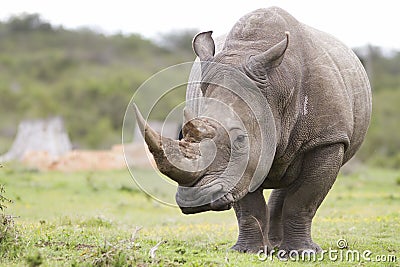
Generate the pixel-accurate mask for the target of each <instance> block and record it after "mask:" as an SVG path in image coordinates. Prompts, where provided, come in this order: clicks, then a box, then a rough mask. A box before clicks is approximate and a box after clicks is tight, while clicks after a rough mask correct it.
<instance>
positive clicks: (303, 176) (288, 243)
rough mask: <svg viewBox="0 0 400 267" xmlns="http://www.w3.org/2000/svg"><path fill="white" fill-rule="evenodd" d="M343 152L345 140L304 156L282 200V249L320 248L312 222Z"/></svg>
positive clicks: (340, 162) (333, 177) (337, 168)
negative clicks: (313, 236) (313, 231)
mask: <svg viewBox="0 0 400 267" xmlns="http://www.w3.org/2000/svg"><path fill="white" fill-rule="evenodd" d="M343 153H344V146H343V144H333V145H329V146H325V147H321V148H317V149H315V150H313V151H311V152H310V153H308V154H307V155H306V156H305V158H304V161H303V165H302V170H301V173H300V176H299V178H298V179H297V180H296V181H295V182H294V183H293V184H292V185H291V186H290V187H289V188H288V191H287V194H286V197H285V200H284V203H283V209H282V223H283V239H282V242H281V245H280V249H283V250H285V251H292V250H296V251H298V252H302V251H304V250H311V251H315V252H320V251H321V248H320V247H319V246H318V245H317V244H315V243H314V242H313V241H312V239H311V223H312V219H313V217H314V215H315V213H316V211H317V209H318V207H319V206H320V204H321V203H322V201H323V200H324V198H325V196H326V195H327V193H328V191H329V190H330V188H331V187H332V185H333V183H334V182H335V180H336V177H337V174H338V172H339V169H340V167H341V165H342V160H343Z"/></svg>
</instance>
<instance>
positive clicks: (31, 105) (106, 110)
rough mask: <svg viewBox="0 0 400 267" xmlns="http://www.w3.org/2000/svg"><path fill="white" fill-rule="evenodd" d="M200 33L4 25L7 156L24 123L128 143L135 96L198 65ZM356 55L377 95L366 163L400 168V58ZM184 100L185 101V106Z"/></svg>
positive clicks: (372, 50)
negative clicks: (155, 79)
mask: <svg viewBox="0 0 400 267" xmlns="http://www.w3.org/2000/svg"><path fill="white" fill-rule="evenodd" d="M195 33H196V30H193V29H188V30H186V31H181V32H171V33H165V34H160V37H159V38H158V39H157V40H149V39H146V38H143V37H142V36H140V35H137V34H131V35H111V36H109V35H103V34H101V33H98V32H95V31H92V30H90V29H79V30H67V29H64V28H62V27H55V26H53V25H50V24H49V23H47V22H46V21H45V20H44V19H42V18H41V17H40V16H39V15H37V14H21V15H18V16H14V17H11V18H10V19H8V20H7V21H3V22H0V121H1V123H0V154H2V153H4V152H6V151H7V150H8V148H9V147H10V145H11V144H12V141H13V139H14V137H15V134H16V130H17V126H18V123H19V122H20V121H21V120H24V119H34V118H47V117H52V116H57V115H59V116H62V117H63V118H64V121H65V123H66V127H67V130H68V133H69V135H70V138H71V140H72V141H73V144H74V146H75V147H76V148H90V149H102V148H109V147H110V146H111V145H113V144H116V143H120V142H121V127H122V121H123V116H124V112H125V109H126V106H127V104H128V103H129V100H130V98H131V97H132V95H133V92H134V91H135V90H136V89H137V88H138V87H139V86H140V85H141V84H142V83H143V82H144V81H145V80H146V79H147V78H149V77H150V76H151V75H153V74H154V73H156V72H158V71H160V70H162V69H163V68H166V67H169V66H171V65H174V64H177V63H182V62H187V61H191V60H193V59H194V54H193V52H192V48H191V40H192V38H193V36H194V34H195ZM355 51H356V53H357V54H358V55H359V57H360V58H361V59H362V61H363V63H364V65H365V66H366V68H367V71H368V74H369V76H370V79H371V83H372V88H373V117H372V124H371V126H370V130H369V133H368V136H367V139H366V142H365V143H364V145H363V147H362V149H361V151H360V153H358V159H359V160H361V161H363V162H366V163H368V164H373V165H376V166H381V167H392V168H400V137H399V132H400V124H399V123H398V117H399V115H398V114H400V105H399V103H400V52H399V51H387V50H385V49H382V48H379V47H374V46H365V47H362V48H357V49H355ZM177 75H183V74H179V73H177ZM183 99H184V94H182V95H180V99H178V100H179V101H181V100H183ZM176 102H177V99H171V100H168V99H167V100H166V103H163V104H164V105H166V106H168V107H172V106H173V105H175V104H176ZM164 115H165V114H156V115H155V117H156V118H159V119H162V118H163V116H164Z"/></svg>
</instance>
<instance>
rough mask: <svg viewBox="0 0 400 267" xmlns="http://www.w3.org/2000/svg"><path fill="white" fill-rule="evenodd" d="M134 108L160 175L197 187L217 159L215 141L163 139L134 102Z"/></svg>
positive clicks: (183, 184) (184, 184) (181, 183)
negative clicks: (198, 141)
mask: <svg viewBox="0 0 400 267" xmlns="http://www.w3.org/2000/svg"><path fill="white" fill-rule="evenodd" d="M133 107H134V110H135V114H136V120H137V123H138V125H139V128H140V132H141V133H142V136H143V137H144V140H145V142H146V144H147V146H148V148H149V150H150V152H151V153H152V154H153V157H154V160H155V162H156V164H157V168H158V169H159V170H160V172H162V173H163V174H165V175H167V176H168V177H169V178H171V179H172V180H174V181H175V182H177V183H178V184H179V185H181V186H190V185H192V184H194V182H196V181H197V179H198V178H200V177H201V176H202V174H203V173H204V171H205V169H206V168H207V167H208V166H209V165H210V164H211V162H212V161H213V160H214V158H215V154H216V147H215V145H214V142H212V141H211V140H209V139H206V140H204V141H202V142H200V143H190V142H186V141H184V140H182V141H178V140H173V139H171V138H166V137H163V136H161V135H160V134H159V133H157V132H156V131H154V130H153V129H152V128H151V127H150V126H149V125H148V123H147V122H146V120H145V119H144V118H143V116H142V114H141V113H140V111H139V109H138V107H137V106H136V105H135V104H134V103H133Z"/></svg>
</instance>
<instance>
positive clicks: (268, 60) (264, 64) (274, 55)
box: [247, 32, 289, 74]
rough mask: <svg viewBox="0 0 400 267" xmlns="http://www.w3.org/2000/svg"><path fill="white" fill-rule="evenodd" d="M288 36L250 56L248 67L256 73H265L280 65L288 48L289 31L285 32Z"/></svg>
mask: <svg viewBox="0 0 400 267" xmlns="http://www.w3.org/2000/svg"><path fill="white" fill-rule="evenodd" d="M285 34H286V38H285V39H283V40H282V41H281V42H279V43H277V44H276V45H274V46H273V47H271V48H270V49H268V50H267V51H265V52H263V53H261V54H258V55H253V56H250V58H249V60H248V62H247V67H248V68H249V69H250V71H251V72H253V73H254V74H265V72H266V71H267V70H269V69H272V68H276V67H278V66H279V65H280V64H281V63H282V60H283V58H284V55H285V52H286V49H287V48H288V46H289V32H285Z"/></svg>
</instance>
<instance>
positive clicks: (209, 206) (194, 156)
mask: <svg viewBox="0 0 400 267" xmlns="http://www.w3.org/2000/svg"><path fill="white" fill-rule="evenodd" d="M287 45H288V35H287V38H286V39H284V40H283V41H282V42H280V43H278V44H276V45H275V46H273V47H271V48H269V49H268V50H267V51H265V52H262V53H258V54H254V55H253V54H246V53H247V52H248V51H243V50H241V51H235V52H234V53H233V52H232V51H229V50H227V49H223V50H222V51H221V52H220V53H219V54H217V55H214V53H215V46H214V41H213V39H212V37H211V32H204V33H200V34H198V35H197V36H196V37H195V38H194V40H193V48H194V51H195V53H196V55H197V56H198V57H199V59H200V61H201V63H200V64H201V67H199V68H201V78H200V79H199V81H190V82H192V83H197V85H198V86H197V87H196V88H197V89H195V90H201V94H200V95H201V97H199V98H197V99H192V100H190V101H194V105H196V106H201V108H197V109H196V110H197V113H196V114H195V113H194V112H193V111H192V110H191V108H190V106H193V103H190V104H189V103H187V105H186V109H185V124H184V127H183V136H184V137H183V139H182V140H172V139H169V138H165V137H163V136H161V135H160V134H158V133H157V132H155V131H154V130H152V129H151V128H150V127H149V126H148V124H147V123H146V122H145V120H144V119H143V117H142V116H141V115H140V112H139V110H138V109H136V114H137V120H138V124H139V126H140V128H141V130H142V132H143V133H144V135H145V141H146V143H147V145H148V147H149V149H150V151H151V153H152V154H153V156H154V159H155V161H156V163H157V167H158V168H159V170H160V171H161V172H162V173H164V174H165V175H167V176H168V177H170V178H171V179H172V180H174V181H176V182H177V183H178V185H179V186H178V190H177V194H176V201H177V203H178V205H179V206H180V208H181V210H182V212H183V213H197V212H202V211H207V210H226V209H229V208H231V206H232V204H233V203H234V202H235V201H237V200H239V199H241V198H242V197H243V196H245V195H246V194H247V193H248V192H252V191H255V190H256V189H257V188H258V187H259V186H260V185H261V184H262V182H263V180H264V179H265V177H266V176H267V174H268V171H269V169H270V167H271V164H272V161H273V158H274V155H275V149H276V143H277V137H276V130H275V120H274V117H273V113H272V111H271V108H270V106H269V104H268V102H267V100H266V97H265V96H263V94H262V93H261V92H260V85H261V84H263V85H265V84H264V80H265V75H266V72H267V71H268V69H270V68H275V67H276V66H278V65H279V64H280V63H281V62H282V59H283V55H284V53H285V51H286V48H287ZM191 88H194V87H193V86H192V87H191Z"/></svg>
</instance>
